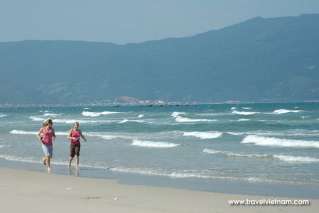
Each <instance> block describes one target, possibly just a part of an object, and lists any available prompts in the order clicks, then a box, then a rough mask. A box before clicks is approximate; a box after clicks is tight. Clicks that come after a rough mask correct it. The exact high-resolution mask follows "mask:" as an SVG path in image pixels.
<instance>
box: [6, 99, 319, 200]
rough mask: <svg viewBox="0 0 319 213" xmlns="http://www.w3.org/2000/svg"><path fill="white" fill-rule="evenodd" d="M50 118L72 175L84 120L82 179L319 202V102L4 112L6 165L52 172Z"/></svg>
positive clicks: (58, 151) (59, 168)
mask: <svg viewBox="0 0 319 213" xmlns="http://www.w3.org/2000/svg"><path fill="white" fill-rule="evenodd" d="M48 118H51V119H53V122H54V128H55V131H56V135H57V138H56V140H55V142H54V160H53V166H54V168H53V171H54V172H55V173H60V174H68V173H67V171H68V170H67V161H68V153H69V141H68V140H67V135H68V131H69V130H70V128H71V126H72V125H73V123H74V122H75V121H78V122H80V127H81V129H82V131H83V133H84V135H85V136H86V137H87V139H88V141H87V142H84V141H82V144H81V158H80V161H81V163H80V164H81V170H80V173H79V175H80V176H86V177H97V178H115V179H118V180H119V181H122V182H127V183H133V184H151V185H160V186H177V187H181V188H192V189H200V190H207V191H222V192H238V193H254V192H256V193H257V192H258V193H261V194H271V195H280V193H281V192H282V191H285V192H291V193H290V194H289V193H282V194H283V195H286V194H288V195H291V196H293V195H294V193H297V195H300V196H301V195H304V196H306V195H308V194H309V195H312V196H319V190H318V189H319V187H318V186H319V104H318V103H289V104H287V103H264V104H262V103H258V104H207V105H190V106H103V107H97V106H94V107H92V106H89V107H15V108H5V107H3V108H0V166H2V167H15V168H24V169H30V170H41V171H42V170H43V166H42V165H41V161H40V159H41V157H42V151H41V146H40V142H39V141H38V140H37V139H36V134H37V131H38V130H39V128H40V127H41V124H42V121H43V120H45V119H48ZM254 186H256V187H254ZM257 186H258V187H257ZM279 189H280V190H279ZM298 193H299V194H298Z"/></svg>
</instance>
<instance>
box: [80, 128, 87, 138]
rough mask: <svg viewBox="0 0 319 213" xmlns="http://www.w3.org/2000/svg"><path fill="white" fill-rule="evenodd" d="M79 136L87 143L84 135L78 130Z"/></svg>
mask: <svg viewBox="0 0 319 213" xmlns="http://www.w3.org/2000/svg"><path fill="white" fill-rule="evenodd" d="M80 135H81V138H83V140H84V141H87V140H86V138H85V137H84V135H83V134H82V131H81V130H80Z"/></svg>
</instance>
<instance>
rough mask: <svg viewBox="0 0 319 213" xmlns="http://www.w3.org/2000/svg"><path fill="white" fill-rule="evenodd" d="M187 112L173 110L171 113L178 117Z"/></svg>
mask: <svg viewBox="0 0 319 213" xmlns="http://www.w3.org/2000/svg"><path fill="white" fill-rule="evenodd" d="M185 114H186V113H185V112H173V113H172V114H171V116H172V117H174V118H176V117H178V116H180V115H185Z"/></svg>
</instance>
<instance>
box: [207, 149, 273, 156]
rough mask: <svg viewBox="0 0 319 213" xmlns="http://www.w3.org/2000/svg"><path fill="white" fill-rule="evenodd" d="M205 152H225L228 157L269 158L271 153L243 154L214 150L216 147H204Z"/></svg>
mask: <svg viewBox="0 0 319 213" xmlns="http://www.w3.org/2000/svg"><path fill="white" fill-rule="evenodd" d="M203 152H204V153H208V154H223V155H226V156H227V157H247V158H269V157H271V155H268V154H241V153H234V152H229V151H220V150H214V149H207V148H205V149H203Z"/></svg>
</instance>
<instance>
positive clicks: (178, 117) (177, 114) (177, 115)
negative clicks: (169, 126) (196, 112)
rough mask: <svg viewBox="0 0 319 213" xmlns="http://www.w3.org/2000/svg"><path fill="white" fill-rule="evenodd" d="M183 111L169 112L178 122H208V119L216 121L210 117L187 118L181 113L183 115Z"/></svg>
mask: <svg viewBox="0 0 319 213" xmlns="http://www.w3.org/2000/svg"><path fill="white" fill-rule="evenodd" d="M185 114H186V113H185V112H173V113H172V114H171V116H172V117H174V118H175V121H176V122H178V123H193V122H209V121H216V120H210V119H195V118H187V117H184V116H182V115H185Z"/></svg>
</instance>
